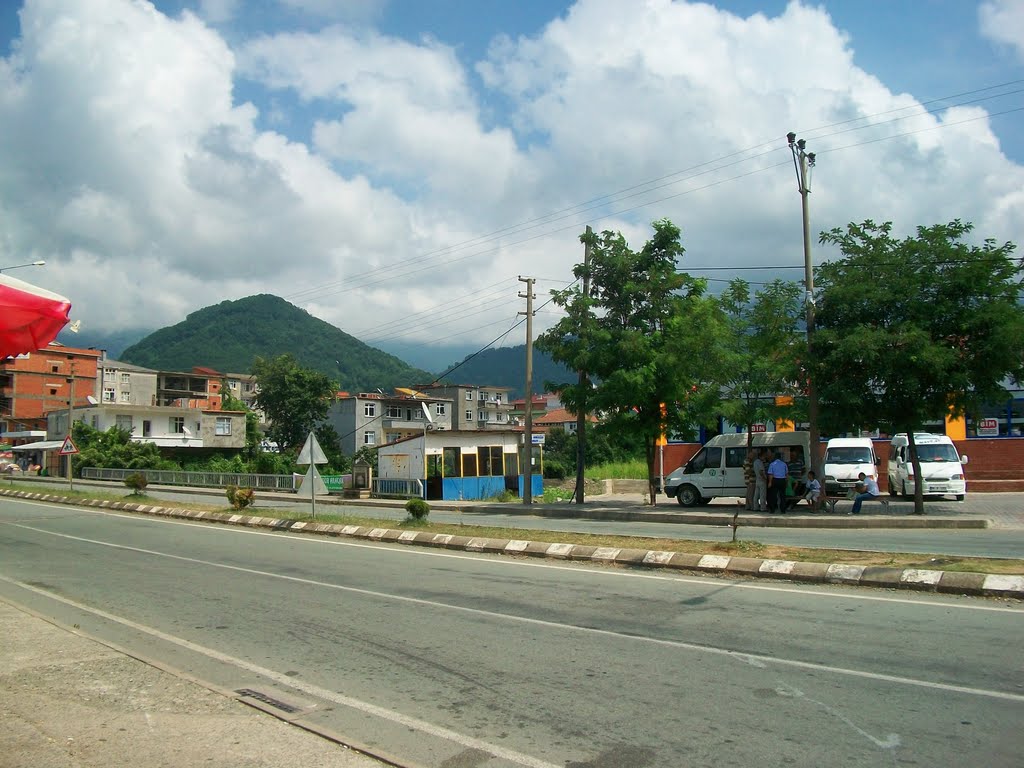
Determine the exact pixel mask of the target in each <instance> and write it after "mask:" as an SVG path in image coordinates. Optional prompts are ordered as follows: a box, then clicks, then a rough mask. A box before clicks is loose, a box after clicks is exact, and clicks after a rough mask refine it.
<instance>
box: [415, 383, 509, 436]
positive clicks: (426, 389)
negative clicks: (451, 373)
mask: <svg viewBox="0 0 1024 768" xmlns="http://www.w3.org/2000/svg"><path fill="white" fill-rule="evenodd" d="M415 391H417V392H422V393H424V394H429V395H432V396H434V397H443V398H446V399H449V400H451V401H452V403H453V413H452V429H454V430H458V431H460V432H464V431H472V430H476V429H508V428H509V427H510V426H512V423H513V422H512V417H511V413H512V402H511V400H510V398H509V394H510V393H511V392H512V388H511V387H484V386H478V385H476V384H438V383H433V384H418V385H416V387H415Z"/></svg>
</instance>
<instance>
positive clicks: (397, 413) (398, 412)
mask: <svg viewBox="0 0 1024 768" xmlns="http://www.w3.org/2000/svg"><path fill="white" fill-rule="evenodd" d="M387 414H388V418H389V419H400V418H402V409H401V407H400V406H397V405H389V406H388V410H387Z"/></svg>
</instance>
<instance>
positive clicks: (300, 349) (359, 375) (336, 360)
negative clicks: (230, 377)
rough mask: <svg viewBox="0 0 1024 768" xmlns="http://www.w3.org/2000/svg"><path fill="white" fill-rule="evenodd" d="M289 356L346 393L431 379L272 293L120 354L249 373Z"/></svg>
mask: <svg viewBox="0 0 1024 768" xmlns="http://www.w3.org/2000/svg"><path fill="white" fill-rule="evenodd" d="M283 354H290V355H292V356H293V357H294V358H295V359H296V361H298V363H299V364H300V365H302V366H303V367H306V368H311V369H313V370H317V371H320V372H322V373H324V374H325V375H327V376H329V377H330V378H332V379H334V380H336V381H338V382H339V385H340V387H341V389H343V390H348V391H350V392H363V391H371V392H372V391H373V390H375V389H377V388H381V389H385V391H387V390H390V389H393V388H394V387H396V386H408V385H409V384H410V383H412V382H416V381H429V380H430V379H431V378H432V374H430V373H427V372H426V371H422V370H420V369H417V368H414V367H412V366H410V365H409V364H408V363H406V362H404V361H402V360H400V359H399V358H397V357H395V356H394V355H389V354H387V353H386V352H382V351H380V350H379V349H375V348H373V347H371V346H369V345H367V344H364V343H363V342H361V341H359V339H357V338H355V337H354V336H350V335H349V334H347V333H345V332H344V331H342V330H341V329H339V328H336V327H334V326H333V325H331V324H330V323H327V322H324V321H323V320H320V319H319V318H316V317H313V316H312V315H311V314H309V313H308V312H306V311H305V310H304V309H301V308H299V307H296V306H295V305H294V304H290V303H289V302H287V301H285V300H284V299H282V298H279V297H277V296H272V295H270V294H260V295H257V296H249V297H247V298H244V299H238V300H235V301H222V302H221V303H220V304H215V305H213V306H209V307H205V308H203V309H200V310H197V311H195V312H192V313H191V314H189V315H188V316H187V317H186V318H185V320H184V321H182V322H180V323H177V324H176V325H172V326H168V327H166V328H161V329H160V330H158V331H154V332H153V333H151V334H149V335H148V336H146V337H145V338H143V339H142V340H140V341H138V342H137V343H135V344H133V345H132V346H130V347H128V348H127V349H125V350H124V351H123V352H122V353H121V356H120V358H121V359H122V360H124V361H125V362H129V363H134V364H136V365H141V366H144V367H146V368H155V369H160V370H178V371H188V370H191V369H192V367H193V366H197V365H198V366H205V367H208V368H213V369H215V370H218V371H221V372H222V373H248V372H250V371H251V370H252V365H253V361H254V360H255V358H256V357H263V358H274V357H277V356H279V355H283Z"/></svg>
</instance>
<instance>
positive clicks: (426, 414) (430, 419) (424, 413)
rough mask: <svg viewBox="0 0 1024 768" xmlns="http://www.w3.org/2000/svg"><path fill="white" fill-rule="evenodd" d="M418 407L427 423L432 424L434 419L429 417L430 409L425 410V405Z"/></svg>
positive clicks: (421, 404)
mask: <svg viewBox="0 0 1024 768" xmlns="http://www.w3.org/2000/svg"><path fill="white" fill-rule="evenodd" d="M420 406H421V407H422V408H423V415H424V416H426V417H427V421H429V422H430V423H431V424H433V423H434V419H433V418H432V417H431V415H430V409H429V408H427V404H426V403H420Z"/></svg>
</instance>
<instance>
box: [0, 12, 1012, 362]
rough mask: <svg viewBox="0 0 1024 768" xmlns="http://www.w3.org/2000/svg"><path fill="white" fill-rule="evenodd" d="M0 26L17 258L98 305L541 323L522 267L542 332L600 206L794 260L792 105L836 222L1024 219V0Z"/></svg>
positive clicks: (697, 269) (686, 264) (632, 237)
mask: <svg viewBox="0 0 1024 768" xmlns="http://www.w3.org/2000/svg"><path fill="white" fill-rule="evenodd" d="M0 56H2V59H0V126H2V128H0V156H2V157H3V162H0V269H4V268H5V267H10V266H15V265H20V264H25V263H29V262H32V261H35V260H45V261H46V265H45V266H43V267H26V268H22V269H19V270H18V271H17V273H16V276H17V277H19V278H21V279H23V280H28V281H30V282H33V283H35V284H37V285H40V286H42V287H44V288H47V289H48V290H52V291H56V292H58V293H61V294H63V295H65V296H67V297H68V298H70V299H71V301H72V311H71V318H72V320H77V321H79V322H80V324H81V327H82V329H83V331H84V330H86V329H88V330H90V331H92V332H94V333H114V332H117V331H121V330H125V329H155V328H160V327H163V326H167V325H172V324H174V323H177V322H180V321H182V320H184V319H185V317H186V316H187V315H188V313H190V312H193V311H195V310H197V309H201V308H203V307H206V306H209V305H211V304H216V303H219V302H221V301H225V300H234V299H239V298H243V297H246V296H251V295H254V294H260V293H271V294H274V295H277V296H280V297H282V298H284V299H286V300H287V301H290V302H291V303H293V304H295V305H297V306H300V307H302V308H303V309H306V310H307V311H309V312H310V313H311V314H312V315H314V316H316V317H319V318H321V319H323V320H325V321H327V322H329V323H331V324H333V325H335V326H337V327H339V328H341V329H342V330H344V331H346V332H347V333H350V334H352V335H353V336H355V337H357V338H359V339H361V340H363V341H365V342H367V343H369V344H371V345H373V346H377V347H380V348H383V349H389V350H396V349H400V348H402V347H403V346H404V347H405V348H411V347H416V346H421V347H422V346H434V345H449V346H451V345H462V346H465V347H467V348H468V347H484V346H486V345H488V344H490V343H492V342H493V343H494V344H495V345H498V346H500V345H511V344H522V343H524V341H525V327H524V325H523V324H522V320H523V317H522V316H521V314H520V313H522V312H523V311H524V310H525V300H524V299H523V298H521V297H520V295H519V294H520V293H522V292H523V291H524V290H525V283H523V282H521V281H520V279H519V278H521V277H522V278H525V277H532V278H535V280H536V287H535V292H536V295H537V301H536V303H535V307H536V308H537V314H536V319H535V323H534V332H535V333H539V332H541V331H543V330H544V329H545V328H546V327H548V326H550V325H551V324H552V323H554V322H555V321H556V320H557V319H558V316H559V315H558V310H557V308H556V307H555V306H554V304H552V303H550V302H549V301H548V299H549V297H550V292H551V291H552V290H555V289H559V288H564V287H566V286H567V285H569V284H570V283H571V282H572V279H573V278H572V269H573V266H574V265H575V264H576V263H578V262H580V261H582V258H583V249H582V245H581V244H580V242H579V236H580V235H581V234H582V232H583V231H584V229H585V227H586V226H587V225H590V226H592V227H593V228H594V230H596V231H603V230H613V231H618V232H622V233H623V235H625V237H626V238H627V240H628V241H629V243H630V244H631V246H632V247H634V248H636V249H639V248H641V247H642V246H643V244H644V242H645V241H646V239H647V238H648V237H649V236H650V234H651V231H652V230H651V226H650V225H651V222H653V221H655V220H658V219H663V218H667V219H670V220H671V221H672V222H673V223H675V224H676V225H677V226H679V227H680V228H681V230H682V243H683V245H684V247H685V248H686V253H685V255H684V257H683V258H682V260H681V262H680V264H679V267H680V269H682V270H684V271H687V272H690V273H691V274H694V275H697V276H701V277H706V278H708V279H709V281H710V282H709V286H710V290H711V291H712V292H718V291H720V290H721V289H722V288H723V287H724V285H725V283H726V282H727V281H728V280H730V279H732V278H734V277H737V276H739V277H743V278H744V279H746V280H748V281H750V282H751V283H752V284H754V287H755V288H756V287H757V285H758V284H759V283H762V282H767V281H769V280H772V279H774V278H783V279H789V280H802V279H803V275H804V254H803V240H802V222H801V207H800V202H801V201H800V195H799V193H798V189H797V182H796V174H795V169H794V165H793V157H792V154H791V152H790V150H789V148H788V146H787V142H786V138H785V137H786V134H787V132H789V131H794V132H796V134H797V135H798V136H799V137H800V138H803V139H805V140H806V141H807V149H808V151H811V152H814V153H815V154H816V160H817V162H816V165H815V168H814V169H813V174H812V178H811V195H810V199H809V210H810V220H811V228H812V231H813V232H815V233H817V232H820V231H823V230H829V229H832V228H834V227H843V226H845V225H846V224H847V223H848V222H851V221H857V222H859V221H863V220H865V219H873V220H875V221H879V222H880V221H892V222H893V226H894V232H895V233H896V234H897V235H899V236H902V235H907V234H912V233H913V232H914V230H915V228H916V227H918V226H923V225H931V224H936V223H944V222H948V221H951V220H953V219H956V218H959V219H962V220H965V221H970V222H972V223H973V224H974V226H975V231H974V234H973V236H974V238H975V239H976V240H977V241H978V242H980V241H981V240H983V239H985V238H994V239H995V240H996V241H999V242H1003V241H1006V240H1010V241H1013V242H1015V243H1022V242H1024V0H983V1H981V2H969V1H968V0H862V1H860V2H849V1H846V0H844V1H840V0H836V1H830V0H827V1H826V2H817V3H815V2H797V1H794V2H788V3H787V2H782V1H781V0H779V1H777V0H760V1H755V0H721V2H717V3H696V2H685V1H683V0H676V1H675V2H672V1H671V0H631V1H630V2H626V1H625V0H578V2H575V3H569V2H557V1H556V0H547V1H542V0H518V1H517V2H512V1H511V0H506V1H505V2H499V0H477V1H474V2H468V1H467V0H461V1H460V2H456V1H455V0H422V1H421V0H158V1H157V2H143V1H142V0H25V2H23V3H18V2H14V0H5V2H2V3H0ZM815 241H816V238H815ZM837 256H838V254H837V253H835V252H833V251H829V250H828V249H826V248H825V247H824V246H818V245H816V244H815V246H814V248H813V259H814V262H815V263H816V264H817V263H821V262H822V261H825V260H828V259H830V258H836V257H837ZM865 279H870V276H865ZM517 324H518V326H517ZM447 362H449V361H448V360H443V361H439V364H442V363H447Z"/></svg>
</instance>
